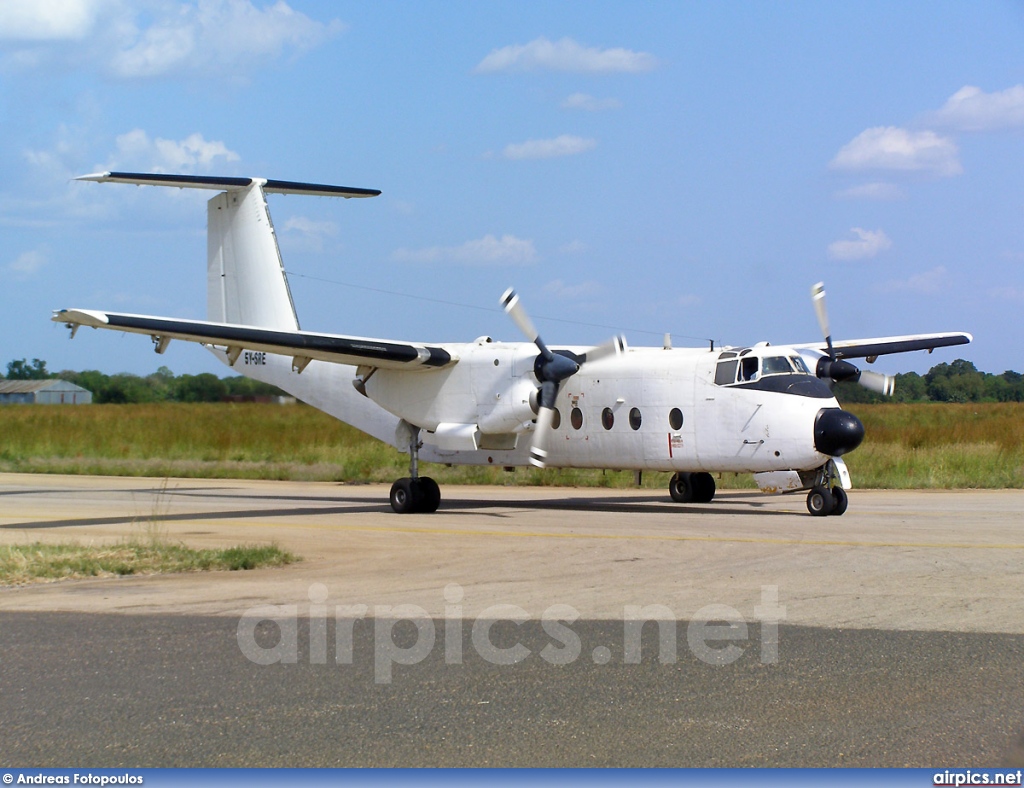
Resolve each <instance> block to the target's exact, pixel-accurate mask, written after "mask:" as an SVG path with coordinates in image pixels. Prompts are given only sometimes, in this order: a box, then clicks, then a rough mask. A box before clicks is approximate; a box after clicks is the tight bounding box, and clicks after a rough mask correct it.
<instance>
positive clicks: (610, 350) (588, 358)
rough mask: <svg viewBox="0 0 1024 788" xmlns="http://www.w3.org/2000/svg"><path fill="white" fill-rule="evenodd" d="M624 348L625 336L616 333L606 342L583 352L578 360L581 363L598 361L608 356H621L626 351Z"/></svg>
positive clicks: (625, 346)
mask: <svg viewBox="0 0 1024 788" xmlns="http://www.w3.org/2000/svg"><path fill="white" fill-rule="evenodd" d="M626 348H627V345H626V338H625V337H624V336H623V335H622V334H618V335H617V336H614V337H612V338H611V339H609V340H608V341H607V342H603V343H601V344H600V345H597V346H596V347H592V348H590V350H588V351H587V352H586V353H584V354H583V357H582V358H581V359H580V360H581V362H582V363H583V364H589V363H590V362H592V361H600V360H601V359H603V358H608V357H609V356H621V355H622V354H623V353H625V352H626Z"/></svg>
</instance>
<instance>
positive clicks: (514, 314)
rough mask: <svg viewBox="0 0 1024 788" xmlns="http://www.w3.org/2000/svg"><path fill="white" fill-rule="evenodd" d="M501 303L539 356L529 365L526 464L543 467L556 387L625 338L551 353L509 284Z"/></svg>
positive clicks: (620, 347) (621, 346)
mask: <svg viewBox="0 0 1024 788" xmlns="http://www.w3.org/2000/svg"><path fill="white" fill-rule="evenodd" d="M501 305H502V307H504V309H505V313H506V314H507V315H508V316H509V317H511V318H512V320H513V322H515V324H516V325H517V326H518V327H519V330H520V331H522V332H523V334H524V335H525V336H526V338H527V339H529V340H530V341H531V342H533V343H534V344H535V345H536V346H537V349H538V350H539V351H540V355H538V356H537V360H536V361H535V362H534V364H533V372H534V374H535V375H536V376H537V380H538V381H539V382H540V392H539V396H538V397H537V406H538V407H537V426H536V429H534V431H533V443H532V444H531V446H530V464H531V465H536V466H537V467H538V468H543V467H544V466H545V465H547V458H548V452H547V449H546V446H547V440H548V434H549V433H550V432H551V426H552V424H553V423H554V417H555V400H556V399H557V398H558V390H559V388H560V387H561V384H562V381H564V380H566V379H567V378H571V377H572V376H573V375H575V374H576V373H577V372H579V370H580V367H581V365H583V364H587V363H593V362H595V361H598V360H599V359H602V358H607V357H608V356H611V355H618V354H619V353H622V352H624V351H625V349H626V340H625V337H622V336H617V337H614V338H613V339H612V340H611V341H610V342H606V343H605V344H603V345H598V346H597V347H595V348H591V349H590V350H588V351H587V352H586V353H584V354H583V355H582V356H576V355H575V354H573V355H572V356H571V357H570V356H569V355H563V353H553V352H552V351H551V349H550V348H549V347H548V346H547V345H546V344H544V340H543V339H541V338H540V334H539V333H538V332H537V328H536V327H535V326H534V325H533V321H532V320H530V316H529V315H528V314H527V313H526V309H525V308H524V307H523V305H522V303H520V301H519V295H518V294H517V293H516V291H515V290H514V289H512V288H511V287H510V288H509V289H508V290H506V291H505V292H504V293H503V294H502V296H501Z"/></svg>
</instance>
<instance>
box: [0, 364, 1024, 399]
mask: <svg viewBox="0 0 1024 788" xmlns="http://www.w3.org/2000/svg"><path fill="white" fill-rule="evenodd" d="M6 378H7V379H8V380H45V379H47V378H61V379H62V380H67V381H70V382H71V383H75V384H77V385H79V386H81V387H82V388H84V389H88V390H89V391H91V392H92V394H93V401H94V402H100V403H103V402H220V401H221V400H223V399H225V398H226V397H231V396H281V395H283V394H284V392H283V391H281V390H280V389H279V388H277V387H276V386H271V385H270V384H269V383H261V382H259V381H257V380H252V379H251V378H245V377H240V376H234V377H227V378H218V377H217V376H216V375H213V374H211V373H209V372H204V373H202V374H199V375H175V374H174V373H173V372H171V370H169V369H168V368H167V367H160V368H159V369H158V370H157V371H156V372H154V373H152V374H151V375H146V376H145V377H141V376H139V375H130V374H128V373H126V372H122V373H120V374H117V375H105V374H104V373H102V372H99V371H97V370H95V369H89V370H86V371H85V372H73V371H71V370H64V371H62V372H56V373H51V372H49V371H48V370H47V369H46V362H45V361H42V360H40V359H38V358H34V359H32V361H28V360H26V359H18V360H15V361H11V362H9V363H8V364H7V375H6ZM835 391H836V396H837V397H838V398H839V400H840V401H841V402H851V403H854V402H1024V375H1022V374H1021V373H1020V372H1013V371H1011V370H1007V371H1006V372H1003V373H1002V374H1001V375H993V374H991V373H989V372H979V371H978V369H977V367H975V366H974V364H972V363H971V362H970V361H965V360H964V359H962V358H958V359H957V360H956V361H954V362H952V363H951V364H946V363H942V364H937V365H935V366H934V367H932V368H931V369H930V370H928V372H927V373H925V374H924V375H918V374H917V373H916V372H905V373H901V374H898V375H896V393H895V394H894V395H893V396H892V397H889V398H885V397H882V395H880V394H876V393H875V392H873V391H868V390H867V389H866V388H864V387H863V386H859V385H857V384H856V383H841V384H839V385H838V386H836V388H835Z"/></svg>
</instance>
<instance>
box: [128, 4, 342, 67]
mask: <svg viewBox="0 0 1024 788" xmlns="http://www.w3.org/2000/svg"><path fill="white" fill-rule="evenodd" d="M343 29H344V25H343V24H341V23H340V22H338V21H334V22H331V23H329V24H326V25H325V24H323V23H321V22H316V21H314V20H312V19H310V18H309V17H308V16H306V15H305V14H302V13H299V12H298V11H295V10H293V9H292V8H291V7H290V6H289V5H288V4H287V3H285V2H282V1H281V0H278V2H276V3H274V5H272V6H268V7H266V8H264V9H257V8H255V7H254V6H253V4H252V3H251V2H250V1H249V0H200V2H198V3H195V4H192V3H185V4H179V5H178V7H177V8H176V9H173V12H171V13H167V14H166V15H164V16H163V17H162V18H160V19H158V20H157V21H156V22H155V23H154V24H153V25H152V26H151V27H149V28H148V29H146V30H144V31H141V32H140V33H139V34H138V35H137V36H135V37H134V40H132V41H131V43H130V45H128V46H126V47H125V48H123V49H122V50H121V51H119V52H118V53H117V54H116V55H115V56H114V58H113V60H112V62H111V67H112V69H113V71H114V73H115V74H117V75H118V76H122V77H152V76H159V75H162V74H167V73H170V72H180V71H185V72H196V71H199V72H206V71H208V70H210V69H211V68H217V67H224V66H226V67H231V66H234V65H239V64H242V63H248V62H250V61H255V60H257V59H261V58H266V57H277V56H279V55H280V54H281V52H282V51H283V50H284V49H285V48H293V49H295V50H297V51H302V50H305V49H309V48H311V47H314V46H316V45H317V44H319V43H321V42H322V41H323V40H324V39H326V38H328V37H329V36H331V35H334V34H336V33H339V32H341V30H343Z"/></svg>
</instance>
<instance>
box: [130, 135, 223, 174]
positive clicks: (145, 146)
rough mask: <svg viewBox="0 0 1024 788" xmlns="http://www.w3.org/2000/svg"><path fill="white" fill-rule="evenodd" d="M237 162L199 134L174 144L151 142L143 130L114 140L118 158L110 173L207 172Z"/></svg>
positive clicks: (213, 142)
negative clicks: (127, 169)
mask: <svg viewBox="0 0 1024 788" xmlns="http://www.w3.org/2000/svg"><path fill="white" fill-rule="evenodd" d="M239 158H240V157H239V155H238V154H237V153H235V152H234V151H232V150H229V149H228V147H227V146H226V145H225V144H224V143H223V142H220V141H217V140H210V141H207V140H206V139H204V138H203V135H202V134H199V133H196V134H190V135H189V136H188V137H186V138H185V139H183V140H180V141H175V140H166V139H163V138H161V137H157V138H156V139H150V137H149V135H148V134H147V133H146V132H145V131H143V130H142V129H133V130H132V131H129V132H128V133H127V134H122V135H120V136H119V137H118V138H117V154H116V155H115V160H114V162H113V163H111V165H110V169H122V168H125V167H126V166H133V167H135V168H137V169H143V170H148V171H152V172H182V173H194V172H209V171H210V169H211V168H212V167H213V166H214V165H215V164H216V163H219V162H221V161H225V162H227V161H238V160H239Z"/></svg>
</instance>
